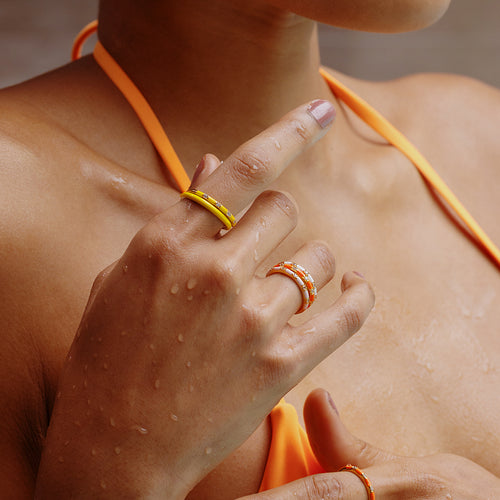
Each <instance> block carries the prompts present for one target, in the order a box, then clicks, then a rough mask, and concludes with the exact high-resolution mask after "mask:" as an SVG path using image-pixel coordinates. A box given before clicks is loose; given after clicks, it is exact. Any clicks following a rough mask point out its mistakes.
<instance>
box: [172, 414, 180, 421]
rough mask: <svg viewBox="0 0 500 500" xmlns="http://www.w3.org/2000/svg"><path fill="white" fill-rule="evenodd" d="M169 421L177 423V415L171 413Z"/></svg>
mask: <svg viewBox="0 0 500 500" xmlns="http://www.w3.org/2000/svg"><path fill="white" fill-rule="evenodd" d="M170 420H172V421H174V422H177V421H178V420H179V417H178V416H177V415H174V414H173V413H171V414H170Z"/></svg>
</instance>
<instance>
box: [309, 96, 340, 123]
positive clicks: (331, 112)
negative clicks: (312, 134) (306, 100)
mask: <svg viewBox="0 0 500 500" xmlns="http://www.w3.org/2000/svg"><path fill="white" fill-rule="evenodd" d="M307 112H308V113H309V114H310V115H311V116H312V117H313V118H314V119H315V120H316V121H317V122H318V124H319V126H320V127H321V128H326V127H328V125H330V123H332V122H333V120H334V119H335V116H336V114H337V113H336V111H335V108H334V107H333V105H332V103H331V102H329V101H325V100H324V99H316V100H314V101H312V102H311V103H310V104H309V106H308V107H307Z"/></svg>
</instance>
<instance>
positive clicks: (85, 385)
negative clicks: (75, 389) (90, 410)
mask: <svg viewBox="0 0 500 500" xmlns="http://www.w3.org/2000/svg"><path fill="white" fill-rule="evenodd" d="M88 385H89V383H88V381H87V379H85V380H84V381H83V387H85V389H86V388H87V387H88Z"/></svg>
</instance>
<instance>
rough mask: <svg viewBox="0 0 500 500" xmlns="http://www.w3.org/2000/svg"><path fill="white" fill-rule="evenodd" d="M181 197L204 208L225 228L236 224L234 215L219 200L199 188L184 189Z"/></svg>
mask: <svg viewBox="0 0 500 500" xmlns="http://www.w3.org/2000/svg"><path fill="white" fill-rule="evenodd" d="M181 198H187V199H189V200H191V201H194V202H195V203H198V205H201V206H202V207H203V208H206V209H207V210H208V211H209V212H210V213H212V214H213V215H215V216H216V217H217V218H218V219H219V220H220V221H221V222H222V223H223V224H224V225H225V226H226V229H231V228H232V227H234V226H235V225H236V219H235V217H234V215H233V214H232V213H231V212H230V211H229V210H228V209H227V208H226V207H225V206H224V205H223V204H222V203H221V202H219V201H217V200H216V199H215V198H212V197H211V196H210V195H208V194H207V193H204V192H203V191H200V190H199V189H189V190H188V191H184V192H183V193H181Z"/></svg>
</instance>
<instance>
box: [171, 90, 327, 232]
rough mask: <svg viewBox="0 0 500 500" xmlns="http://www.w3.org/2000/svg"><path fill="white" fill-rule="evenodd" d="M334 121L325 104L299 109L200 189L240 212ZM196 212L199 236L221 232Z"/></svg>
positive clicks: (235, 155) (214, 220) (211, 220)
mask: <svg viewBox="0 0 500 500" xmlns="http://www.w3.org/2000/svg"><path fill="white" fill-rule="evenodd" d="M334 117H335V109H334V107H333V105H332V104H331V103H330V102H328V101H325V100H321V99H316V100H314V101H312V102H310V103H309V104H305V105H302V106H299V107H298V108H296V109H294V110H293V111H291V112H290V113H288V114H286V115H285V116H284V117H283V118H281V119H280V120H279V121H278V122H277V123H275V124H273V125H271V126H270V127H269V128H267V129H266V130H264V131H263V132H261V133H260V134H258V135H257V136H255V137H254V138H252V139H250V140H249V141H247V142H246V143H244V144H243V145H241V146H240V147H238V149H236V151H234V153H232V154H231V155H230V156H229V157H228V158H227V159H226V160H225V161H224V163H223V164H222V165H221V166H220V167H219V168H218V169H217V170H216V171H215V172H214V173H213V174H212V175H210V177H209V178H208V179H206V181H205V182H203V184H201V185H200V186H198V189H200V190H201V191H203V192H205V193H207V194H209V195H210V196H211V197H212V198H215V199H216V200H217V201H219V202H220V203H222V204H223V205H224V206H225V207H226V208H228V209H229V210H230V211H231V212H232V213H233V214H236V213H238V212H240V211H241V210H243V209H244V208H246V207H247V206H248V205H249V204H250V203H252V201H253V200H254V199H255V198H256V197H257V196H258V195H259V194H260V193H261V192H263V191H264V190H265V189H266V188H267V187H268V186H269V185H270V184H271V183H272V182H273V181H274V180H275V179H277V178H278V177H279V175H280V174H281V173H282V172H283V170H284V169H285V168H286V167H287V166H288V165H289V164H290V163H291V162H292V161H293V160H294V159H295V158H296V157H297V156H298V155H300V154H301V153H302V152H304V151H305V150H306V149H307V148H308V147H309V146H310V145H312V144H314V143H315V142H316V141H318V140H319V139H321V137H323V136H324V135H325V134H326V132H327V131H328V128H329V126H330V124H331V123H332V121H333V119H334ZM189 203H191V202H189V201H187V200H185V201H183V202H182V203H181V204H180V205H181V206H182V207H184V209H185V207H186V206H189V205H186V204H189ZM193 205H195V204H193ZM193 209H196V216H195V218H193V217H190V226H192V227H196V231H197V232H198V234H200V233H201V234H205V235H207V234H215V233H216V232H218V231H219V229H220V227H221V224H220V222H219V221H218V220H217V218H216V217H214V216H213V215H211V214H210V213H209V212H208V211H206V210H205V209H203V208H202V207H195V206H193ZM193 219H194V220H193Z"/></svg>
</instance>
